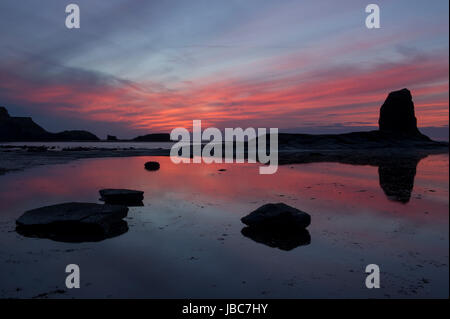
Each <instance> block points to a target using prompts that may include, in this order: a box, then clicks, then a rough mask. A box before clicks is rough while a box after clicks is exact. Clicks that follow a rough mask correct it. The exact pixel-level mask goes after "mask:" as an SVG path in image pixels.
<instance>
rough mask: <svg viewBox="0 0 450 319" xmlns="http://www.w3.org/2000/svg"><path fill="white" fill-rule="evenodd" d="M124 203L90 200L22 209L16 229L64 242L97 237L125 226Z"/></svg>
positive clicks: (105, 236) (112, 234) (98, 238)
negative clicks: (106, 203) (101, 202)
mask: <svg viewBox="0 0 450 319" xmlns="http://www.w3.org/2000/svg"><path fill="white" fill-rule="evenodd" d="M127 213H128V207H126V206H120V205H101V204H94V203H64V204H58V205H52V206H45V207H41V208H37V209H32V210H29V211H26V212H25V213H24V214H23V215H22V216H20V217H19V218H18V219H17V221H16V224H17V228H16V230H17V231H18V233H20V234H22V235H24V236H27V237H39V238H50V239H54V240H57V241H65V242H82V241H98V240H102V239H105V238H110V237H114V236H118V235H119V234H122V233H124V232H126V231H127V230H128V226H127V223H126V222H125V221H124V220H123V218H125V217H126V216H127Z"/></svg>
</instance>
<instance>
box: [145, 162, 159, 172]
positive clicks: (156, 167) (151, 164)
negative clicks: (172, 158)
mask: <svg viewBox="0 0 450 319" xmlns="http://www.w3.org/2000/svg"><path fill="white" fill-rule="evenodd" d="M159 168H160V165H159V163H158V162H147V163H145V169H146V170H148V171H157V170H159Z"/></svg>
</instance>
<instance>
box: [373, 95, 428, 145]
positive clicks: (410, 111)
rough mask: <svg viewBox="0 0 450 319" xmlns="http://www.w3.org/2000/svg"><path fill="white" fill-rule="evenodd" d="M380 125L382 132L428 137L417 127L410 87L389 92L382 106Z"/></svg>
mask: <svg viewBox="0 0 450 319" xmlns="http://www.w3.org/2000/svg"><path fill="white" fill-rule="evenodd" d="M378 125H379V130H380V132H384V133H392V134H399V135H403V136H412V137H423V138H426V137H425V136H424V135H422V134H421V133H420V132H419V129H418V128H417V119H416V116H415V112H414V103H413V100H412V96H411V92H410V91H409V90H408V89H402V90H399V91H394V92H391V93H389V95H388V97H387V98H386V101H384V103H383V105H382V106H381V108H380V118H379V120H378Z"/></svg>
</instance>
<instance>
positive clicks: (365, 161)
mask: <svg viewBox="0 0 450 319" xmlns="http://www.w3.org/2000/svg"><path fill="white" fill-rule="evenodd" d="M435 153H436V154H440V153H442V152H441V151H430V152H427V151H422V152H418V153H417V154H412V153H405V154H400V153H393V154H389V153H388V154H383V155H380V154H379V152H375V153H371V152H366V153H362V154H361V153H356V152H355V153H352V154H351V153H345V152H326V151H324V152H312V153H311V152H303V153H289V154H280V164H302V163H325V162H328V163H341V164H350V165H371V166H377V167H378V177H379V184H380V187H381V189H382V190H383V192H384V193H385V195H386V197H387V198H388V199H389V200H392V201H397V202H401V203H404V204H406V203H408V202H409V200H410V198H411V193H412V190H413V188H414V178H415V176H416V168H417V165H418V163H419V162H420V161H421V160H422V159H424V158H426V157H427V156H428V155H429V154H435Z"/></svg>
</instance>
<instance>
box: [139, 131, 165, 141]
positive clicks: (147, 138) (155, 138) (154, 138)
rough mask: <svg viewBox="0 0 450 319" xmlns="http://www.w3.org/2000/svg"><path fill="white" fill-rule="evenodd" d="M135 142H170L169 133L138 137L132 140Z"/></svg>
mask: <svg viewBox="0 0 450 319" xmlns="http://www.w3.org/2000/svg"><path fill="white" fill-rule="evenodd" d="M133 141H135V142H170V134H169V133H155V134H147V135H142V136H138V137H136V138H134V139H133Z"/></svg>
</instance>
